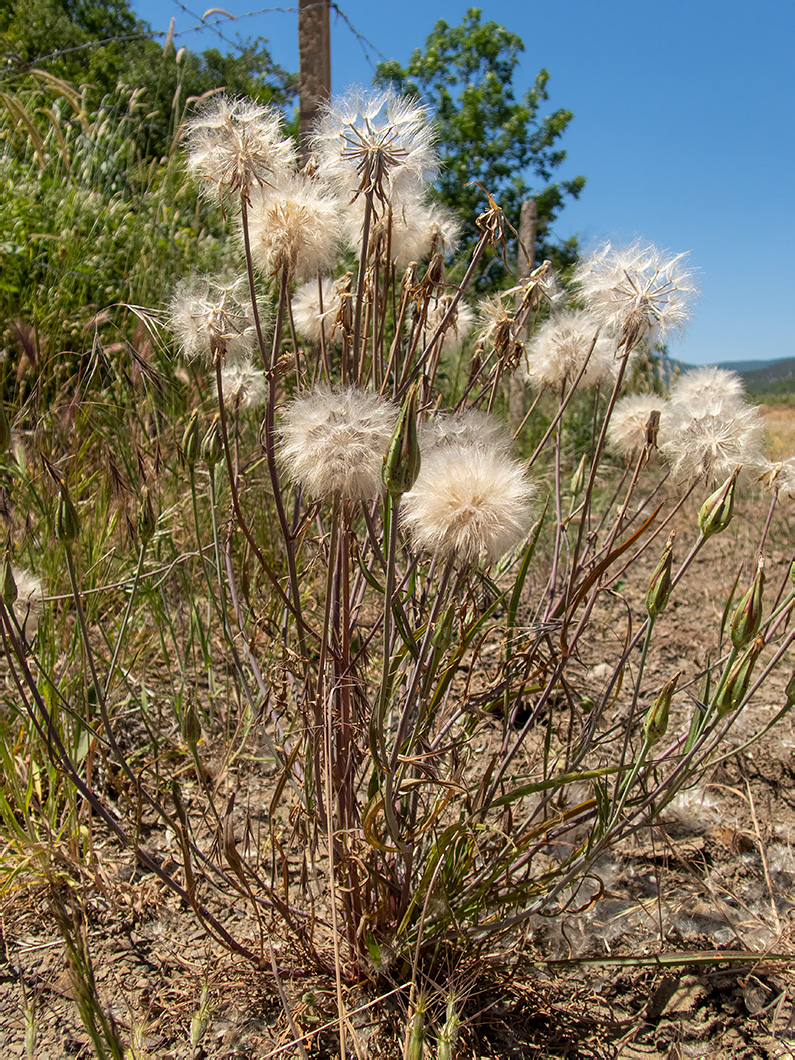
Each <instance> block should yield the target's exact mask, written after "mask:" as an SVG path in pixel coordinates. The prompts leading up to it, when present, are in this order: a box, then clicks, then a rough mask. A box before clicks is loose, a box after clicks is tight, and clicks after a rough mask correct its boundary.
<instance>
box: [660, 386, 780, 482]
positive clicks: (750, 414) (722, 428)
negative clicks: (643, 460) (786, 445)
mask: <svg viewBox="0 0 795 1060" xmlns="http://www.w3.org/2000/svg"><path fill="white" fill-rule="evenodd" d="M763 437H764V421H763V419H762V414H761V413H760V411H759V409H758V408H756V406H754V405H746V404H744V403H740V402H738V401H726V402H722V401H721V400H720V399H718V398H714V399H710V398H707V397H705V398H704V399H703V400H701V401H695V400H693V401H691V402H688V403H687V404H685V403H679V404H677V405H669V409H668V414H667V417H666V440H665V442H664V444H663V445H662V446H661V447H660V449H661V452H662V455H663V456H664V457H665V459H666V460H667V461H668V463H669V464H670V465H671V470H672V472H673V475H674V477H675V478H680V479H681V478H690V479H692V478H694V477H699V476H702V475H706V476H707V477H708V478H711V479H720V478H722V477H723V476H724V475H728V474H729V473H730V472H731V471H733V470H734V468H735V467H737V466H738V465H740V464H759V463H760V462H761V460H762V455H761V451H762V442H763Z"/></svg>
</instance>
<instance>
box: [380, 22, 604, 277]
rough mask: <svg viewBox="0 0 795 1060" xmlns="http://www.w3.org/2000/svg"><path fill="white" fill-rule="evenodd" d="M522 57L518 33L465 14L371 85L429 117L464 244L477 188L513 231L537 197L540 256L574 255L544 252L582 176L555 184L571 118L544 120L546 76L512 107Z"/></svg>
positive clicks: (480, 202)
mask: <svg viewBox="0 0 795 1060" xmlns="http://www.w3.org/2000/svg"><path fill="white" fill-rule="evenodd" d="M523 51H524V44H523V42H522V39H521V38H520V37H519V36H518V35H517V34H516V33H511V32H510V31H509V30H507V29H505V27H504V26H500V25H499V24H498V23H496V22H482V21H481V11H480V9H479V8H470V9H469V10H468V11H467V12H466V14H465V16H464V19H463V21H462V23H461V25H459V26H450V25H449V24H448V23H447V22H444V21H439V22H437V23H436V25H435V26H434V28H433V31H432V33H431V34H430V36H429V37H428V38H427V40H426V42H425V48H424V50H421V49H419V48H418V49H416V50H415V51H414V52H413V53H412V56H411V59H410V60H409V63H408V65H407V66H406V67H402V66H401V65H400V64H399V63H398V62H396V61H394V60H391V61H389V62H384V63H381V64H380V65H379V67H378V70H377V73H376V80H377V81H378V82H379V83H381V84H387V83H391V84H393V85H394V86H395V87H396V88H398V89H399V90H400V91H402V92H407V93H409V94H412V95H415V96H418V97H420V98H421V99H422V100H424V101H425V102H426V103H427V104H428V106H429V107H430V109H431V111H432V112H433V114H434V120H435V122H436V125H437V128H438V134H439V150H440V154H441V157H442V161H443V169H442V172H441V175H440V177H439V180H438V183H437V187H438V192H439V196H440V198H441V199H442V200H443V201H444V202H446V203H448V204H449V205H450V206H452V207H454V208H455V209H456V210H457V211H459V212H460V214H461V217H462V219H463V221H464V224H465V226H466V236H467V239H468V241H469V242H470V243H471V241H472V240H474V239H476V238H477V236H478V230H477V228H476V225H475V218H476V217H477V215H478V214H479V213H480V212H481V211H482V210H483V209H484V207H485V206H486V197H485V195H484V192H483V191H482V190H481V188H479V187H478V186H477V185H478V184H480V185H482V187H483V188H485V189H486V190H487V191H488V192H490V193H491V194H492V195H493V196H494V198H495V199H496V200H497V201H498V203H499V205H500V206H501V207H502V209H503V210H504V212H505V215H506V217H507V218H508V220H509V221H510V223H511V224H512V225H513V226H514V227H516V228H518V225H519V214H520V211H521V205H522V202H523V200H525V199H527V198H531V197H532V198H534V199H535V200H536V203H537V205H538V222H539V223H538V250H539V253H540V254H543V255H544V256H553V257H558V258H560V257H561V255H562V254H563V256H564V257H565V256H571V252H572V249H573V248H572V247H571V246H569V247H568V248H561V247H560V246H556V247H552V246H550V245H549V233H550V227H551V225H552V223H553V221H554V220H555V218H556V216H557V215H558V213H559V212H560V210H561V208H562V207H563V206H564V204H565V201H566V198H567V196H572V197H574V198H577V197H578V196H579V194H580V191H581V190H582V188H583V186H584V184H585V178H584V177H575V178H574V179H573V180H559V181H555V180H553V176H554V174H555V171H556V170H557V169H558V168H559V167H560V166H561V164H562V163H563V162H564V160H565V158H566V152H565V150H563V149H562V148H561V147H560V146H559V141H560V139H561V137H562V136H563V133H564V132H565V131H566V128H567V126H568V124H569V122H570V121H571V119H572V116H573V115H572V113H571V111H569V110H564V109H558V110H556V111H554V113H552V114H549V115H547V116H545V117H544V116H542V115H541V113H540V112H541V108H542V104H544V103H545V102H546V101H547V100H548V98H549V96H548V92H547V84H548V81H549V73H548V72H547V71H546V70H541V71H540V72H539V74H538V76H537V77H536V79H535V83H534V84H533V85H532V87H531V88H529V89H528V90H527V91H526V92H524V94H523V95H522V97H521V99H517V98H516V95H515V92H514V87H513V79H514V75H515V73H516V68H517V66H518V64H519V56H520V54H521V53H522V52H523ZM530 181H532V185H531V183H530ZM470 249H471V248H470Z"/></svg>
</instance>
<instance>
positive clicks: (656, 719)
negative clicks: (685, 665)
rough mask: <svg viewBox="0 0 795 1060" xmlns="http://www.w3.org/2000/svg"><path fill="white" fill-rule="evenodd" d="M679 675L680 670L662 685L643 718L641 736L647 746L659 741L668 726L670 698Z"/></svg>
mask: <svg viewBox="0 0 795 1060" xmlns="http://www.w3.org/2000/svg"><path fill="white" fill-rule="evenodd" d="M680 677H681V670H680V671H679V673H677V674H674V676H673V677H672V678H671V680H670V681H667V682H666V683H665V684H664V685H663V687H662V689H661V691H660V694H659V695H658V696H657V698H656V699H655V701H654V702H653V703H652V705H651V706H650V707H649V709H648V711H647V713H646V717H645V718H644V719H643V738H644V740H645V741H646V743H647V744H648V745H649V747H653V746H654V745H655V744H656V743H659V741H660V740H661V739H662V738H663V736H665V732H666V729H667V728H668V714H669V713H670V710H671V700H672V699H673V695H674V692H675V691H676V685H677V682H678V681H679V678H680Z"/></svg>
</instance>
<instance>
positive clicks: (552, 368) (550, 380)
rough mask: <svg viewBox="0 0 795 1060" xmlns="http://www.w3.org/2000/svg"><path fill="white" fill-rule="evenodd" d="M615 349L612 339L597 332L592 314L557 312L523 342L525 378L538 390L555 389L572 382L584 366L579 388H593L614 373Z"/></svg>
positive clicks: (573, 311)
mask: <svg viewBox="0 0 795 1060" xmlns="http://www.w3.org/2000/svg"><path fill="white" fill-rule="evenodd" d="M615 346H616V344H615V341H614V339H613V338H612V337H611V336H610V335H609V334H607V333H605V331H604V329H602V330H600V321H599V318H598V317H597V316H595V315H594V314H593V313H590V312H588V311H587V310H582V309H573V310H568V311H565V312H562V313H557V314H555V315H554V316H551V317H550V318H549V319H548V320H545V321H544V323H543V324H542V325H541V327H540V328H539V329H538V331H537V332H536V334H535V335H534V336H533V338H532V339H531V340H530V342H529V343H527V346H526V351H527V356H526V371H527V378H528V380H529V381H530V383H532V385H533V386H535V387H537V388H539V389H540V388H541V387H543V386H548V387H551V388H552V389H553V390H557V389H559V388H560V386H561V384H562V383H563V382H564V380H565V381H567V382H569V383H572V382H573V381H574V380H575V379H576V378H577V376H578V375H579V373H580V370H581V369H582V367H583V364H585V372H584V374H583V377H582V379H581V380H580V383H579V385H580V386H581V387H590V386H597V385H598V384H599V383H601V382H603V381H604V380H605V379H607V378H608V377H611V376H615V374H616V371H617V368H618V363H619V362H618V361H617V360H616V358H615V356H614V354H615ZM589 353H590V356H589ZM586 357H587V363H586Z"/></svg>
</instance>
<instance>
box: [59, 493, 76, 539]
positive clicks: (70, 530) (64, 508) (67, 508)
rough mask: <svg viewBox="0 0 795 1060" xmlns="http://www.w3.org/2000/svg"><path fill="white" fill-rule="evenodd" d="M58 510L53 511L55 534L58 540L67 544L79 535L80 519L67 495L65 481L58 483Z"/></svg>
mask: <svg viewBox="0 0 795 1060" xmlns="http://www.w3.org/2000/svg"><path fill="white" fill-rule="evenodd" d="M58 488H59V491H60V492H59V496H58V510H57V512H56V513H55V536H56V538H57V539H58V540H59V541H63V542H64V543H66V544H68V543H69V542H71V541H75V540H76V539H77V538H78V537H79V536H80V519H79V517H78V514H77V509H76V508H75V506H74V504H73V503H72V498H71V497H70V496H69V490H68V489H67V488H66V483H65V482H59V483H58Z"/></svg>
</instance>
